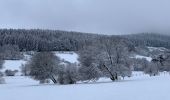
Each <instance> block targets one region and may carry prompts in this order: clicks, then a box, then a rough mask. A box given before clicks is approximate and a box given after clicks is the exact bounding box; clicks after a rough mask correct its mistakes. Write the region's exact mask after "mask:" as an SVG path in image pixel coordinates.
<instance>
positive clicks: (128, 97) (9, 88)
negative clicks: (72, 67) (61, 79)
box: [0, 72, 170, 100]
mask: <svg viewBox="0 0 170 100" xmlns="http://www.w3.org/2000/svg"><path fill="white" fill-rule="evenodd" d="M6 82H7V84H2V85H0V99H1V100H57V99H58V100H170V95H169V91H170V86H169V84H170V75H169V74H168V73H166V74H164V73H162V74H161V75H160V76H156V77H149V76H148V75H144V74H143V73H138V72H135V73H134V75H133V77H131V78H125V80H122V81H118V82H112V81H110V80H109V79H105V80H104V81H103V80H102V81H99V82H97V83H89V84H88V83H80V84H75V85H47V84H46V85H39V84H38V82H36V81H34V80H32V79H30V78H27V77H26V78H25V77H21V76H17V77H7V78H6Z"/></svg>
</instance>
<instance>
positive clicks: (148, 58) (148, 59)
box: [134, 55, 152, 62]
mask: <svg viewBox="0 0 170 100" xmlns="http://www.w3.org/2000/svg"><path fill="white" fill-rule="evenodd" d="M134 58H137V59H146V60H147V61H149V62H150V61H151V60H152V58H151V57H146V56H141V55H135V57H134Z"/></svg>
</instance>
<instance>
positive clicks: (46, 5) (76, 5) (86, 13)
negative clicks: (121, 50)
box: [0, 0, 170, 34]
mask: <svg viewBox="0 0 170 100" xmlns="http://www.w3.org/2000/svg"><path fill="white" fill-rule="evenodd" d="M0 12H1V14H0V28H27V29H30V28H42V29H56V30H69V31H71V30H72V31H82V32H93V33H102V34H127V33H138V32H167V33H168V32H170V0H0Z"/></svg>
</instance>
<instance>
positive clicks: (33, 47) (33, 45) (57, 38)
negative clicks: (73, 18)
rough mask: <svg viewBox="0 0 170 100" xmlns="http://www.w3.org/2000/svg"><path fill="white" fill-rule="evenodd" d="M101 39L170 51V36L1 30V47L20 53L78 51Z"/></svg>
mask: <svg viewBox="0 0 170 100" xmlns="http://www.w3.org/2000/svg"><path fill="white" fill-rule="evenodd" d="M100 39H113V40H115V41H124V42H126V44H127V45H129V46H131V47H133V46H151V47H165V48H168V49H170V36H168V35H161V34H153V33H141V34H131V35H99V34H90V33H82V32H72V31H60V30H41V29H30V30H26V29H0V45H1V46H4V45H15V46H18V48H19V50H20V51H78V50H80V49H82V48H84V47H85V46H88V45H91V44H93V43H98V41H99V40H100Z"/></svg>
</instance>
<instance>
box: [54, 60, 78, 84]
mask: <svg viewBox="0 0 170 100" xmlns="http://www.w3.org/2000/svg"><path fill="white" fill-rule="evenodd" d="M57 77H58V78H57V81H58V82H59V84H75V83H76V82H77V81H78V80H79V73H78V68H77V64H73V63H69V62H67V63H65V64H62V65H60V68H58V70H57Z"/></svg>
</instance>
